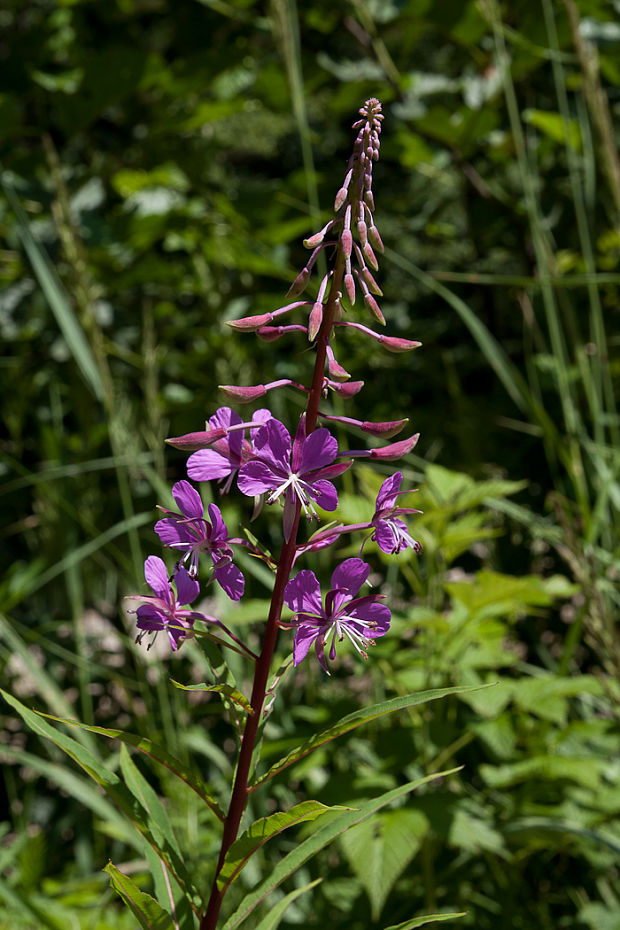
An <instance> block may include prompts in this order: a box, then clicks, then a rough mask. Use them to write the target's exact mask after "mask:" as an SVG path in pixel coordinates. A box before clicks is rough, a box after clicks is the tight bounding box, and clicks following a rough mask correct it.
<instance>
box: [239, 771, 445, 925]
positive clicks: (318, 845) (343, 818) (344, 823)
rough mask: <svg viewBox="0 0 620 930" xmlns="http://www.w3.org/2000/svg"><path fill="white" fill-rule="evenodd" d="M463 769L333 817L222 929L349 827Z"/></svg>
mask: <svg viewBox="0 0 620 930" xmlns="http://www.w3.org/2000/svg"><path fill="white" fill-rule="evenodd" d="M459 771H460V768H456V769H450V771H447V772H436V773H435V774H433V775H427V776H426V777H425V778H418V779H416V780H415V781H410V782H407V784H406V785H400V786H399V787H398V788H392V789H391V791H386V793H385V794H382V795H380V797H378V798H373V799H372V800H371V801H366V802H365V803H364V804H362V805H361V806H360V808H359V809H358V810H351V811H346V812H345V813H344V814H340V816H339V817H336V818H335V820H331V821H330V822H329V823H327V824H325V825H324V826H322V827H319V829H318V830H317V831H316V833H313V834H312V836H309V837H308V839H307V840H304V841H303V843H300V844H299V846H296V847H295V849H294V850H293V851H292V852H290V853H289V854H288V855H287V856H285V857H284V859H281V860H280V862H279V863H278V864H277V865H276V867H275V868H274V869H272V871H271V872H270V874H269V875H268V876H267V878H266V879H264V881H262V882H261V883H260V885H258V886H257V887H256V888H254V889H253V890H252V891H251V892H250V893H249V894H248V895H246V896H245V898H244V899H243V901H242V902H241V904H240V905H239V907H238V908H237V910H236V911H235V913H234V914H232V916H231V917H230V918H229V919H228V920H227V921H226V923H225V924H224V926H223V927H222V928H221V930H236V928H237V927H238V926H239V924H241V923H242V922H243V921H244V920H245V919H246V917H248V916H249V915H250V914H251V913H252V911H253V910H254V909H255V908H256V907H258V905H259V904H260V903H261V902H262V901H264V900H265V898H266V897H267V895H268V894H270V893H271V892H272V891H273V890H274V889H275V888H277V887H278V886H279V885H281V884H282V882H283V881H284V880H285V879H286V878H288V877H289V875H292V874H293V873H294V872H296V871H297V870H298V869H300V868H301V867H302V865H303V864H304V863H305V862H307V861H308V859H311V858H312V857H313V856H315V855H316V854H317V853H318V852H319V851H320V850H321V849H324V848H325V846H328V845H329V844H330V843H332V842H333V841H334V840H335V839H336V838H337V837H339V836H341V835H342V834H343V833H345V832H346V831H347V830H348V829H349V827H352V826H353V825H354V824H356V823H362V822H363V821H364V820H367V819H368V817H372V815H373V814H374V813H375V812H376V811H378V810H381V808H382V807H385V806H386V805H387V804H390V803H391V802H392V801H397V800H398V799H399V798H402V797H404V796H405V795H407V794H409V793H410V792H412V791H414V790H415V789H416V788H419V787H420V785H424V784H426V783H427V782H429V781H433V780H434V779H436V778H445V777H446V776H447V775H452V774H454V772H459Z"/></svg>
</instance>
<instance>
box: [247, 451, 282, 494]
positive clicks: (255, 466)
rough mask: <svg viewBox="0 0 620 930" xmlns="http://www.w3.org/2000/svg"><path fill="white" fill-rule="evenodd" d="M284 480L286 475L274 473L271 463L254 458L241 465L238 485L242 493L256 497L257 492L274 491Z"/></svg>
mask: <svg viewBox="0 0 620 930" xmlns="http://www.w3.org/2000/svg"><path fill="white" fill-rule="evenodd" d="M283 480H284V477H283V476H281V475H279V474H277V473H274V471H273V469H272V467H271V465H269V464H267V462H261V461H260V460H259V459H252V461H251V462H247V463H246V464H245V465H243V466H242V467H241V470H240V471H239V478H238V485H239V490H240V491H241V493H242V494H245V495H246V497H254V495H255V494H264V493H265V492H266V491H273V490H274V489H275V488H277V487H278V485H280V484H281V483H282V482H283Z"/></svg>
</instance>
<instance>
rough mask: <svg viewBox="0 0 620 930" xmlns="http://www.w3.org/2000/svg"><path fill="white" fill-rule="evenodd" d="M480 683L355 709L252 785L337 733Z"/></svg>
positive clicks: (280, 761) (265, 779) (462, 690)
mask: <svg viewBox="0 0 620 930" xmlns="http://www.w3.org/2000/svg"><path fill="white" fill-rule="evenodd" d="M480 687H489V686H488V685H482V686H481V685H473V686H471V687H467V688H459V687H455V688H435V689H433V690H432V691H419V692H417V693H416V694H406V695H404V697H398V698H392V699H391V700H389V701H382V702H381V703H380V704H373V705H372V707H363V708H361V709H360V710H356V711H354V712H353V713H352V714H348V715H347V716H346V717H343V718H342V720H340V721H339V722H338V723H335V724H334V725H333V726H331V727H328V728H327V729H326V730H323V732H322V733H315V734H314V735H313V736H311V737H310V739H307V740H306V741H305V743H302V744H301V745H300V746H296V747H295V749H291V751H290V752H289V753H288V755H286V756H285V757H284V758H283V759H280V760H279V762H276V763H275V764H274V765H272V766H271V768H270V769H269V770H268V771H267V772H265V774H264V775H261V776H259V778H257V779H256V780H255V781H254V782H253V783H252V785H251V788H252V790H254V788H257V787H258V785H262V784H263V782H265V781H268V780H269V779H270V778H273V776H274V775H277V774H278V772H281V771H282V770H283V769H285V768H288V766H289V765H292V764H293V763H294V762H297V761H298V760H299V759H303V758H304V756H307V755H309V753H311V752H314V750H315V749H318V748H319V746H324V745H325V743H330V742H331V741H332V740H333V739H336V737H338V736H342V734H343V733H348V732H349V731H350V730H355V729H356V728H357V727H361V726H362V724H364V723H369V721H371V720H376V719H377V718H378V717H384V716H385V715H386V714H392V713H394V711H397V710H405V709H406V708H407V707H415V706H417V705H420V704H426V703H427V702H428V701H436V700H438V699H439V698H442V697H446V696H447V695H450V694H463V693H466V692H467V691H476V690H478V689H479V688H480Z"/></svg>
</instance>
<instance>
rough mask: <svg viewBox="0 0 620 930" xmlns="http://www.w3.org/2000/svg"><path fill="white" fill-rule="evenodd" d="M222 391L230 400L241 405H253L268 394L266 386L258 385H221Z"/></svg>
mask: <svg viewBox="0 0 620 930" xmlns="http://www.w3.org/2000/svg"><path fill="white" fill-rule="evenodd" d="M218 387H219V389H220V391H223V392H224V394H226V397H229V398H230V400H236V401H237V403H239V404H251V403H252V401H253V400H257V399H258V398H259V397H263V396H264V395H265V394H266V393H267V388H266V387H265V385H264V384H256V385H254V386H253V387H240V386H239V385H236V384H220V385H218Z"/></svg>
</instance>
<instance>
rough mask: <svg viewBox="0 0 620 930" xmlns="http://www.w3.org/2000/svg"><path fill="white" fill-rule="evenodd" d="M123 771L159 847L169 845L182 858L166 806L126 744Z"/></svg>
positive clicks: (122, 762) (122, 753) (122, 760)
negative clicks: (144, 812)
mask: <svg viewBox="0 0 620 930" xmlns="http://www.w3.org/2000/svg"><path fill="white" fill-rule="evenodd" d="M121 771H122V773H123V778H124V779H125V784H126V785H127V787H128V788H129V790H130V791H131V793H132V794H133V796H134V798H135V799H136V801H137V802H138V803H139V804H140V805H141V807H142V808H143V809H144V810H145V811H146V813H147V815H148V821H147V822H148V825H149V829H150V831H151V835H152V836H153V839H154V840H155V842H156V843H157V845H158V847H159V848H160V849H161V848H162V847H164V845H167V846H168V847H169V848H170V849H172V850H174V852H175V853H176V854H177V855H178V856H179V857H180V856H181V850H180V849H179V844H178V843H177V839H176V837H175V835H174V833H173V832H172V827H171V826H170V821H169V820H168V815H167V814H166V811H165V809H164V806H163V804H162V803H161V800H160V799H159V798H158V797H157V794H156V793H155V791H154V790H153V788H152V786H151V785H149V783H148V781H147V780H146V778H145V777H144V775H143V774H142V772H141V771H140V770H139V768H138V767H137V765H136V764H135V762H134V761H133V759H132V758H131V756H130V755H129V750H128V749H127V747H126V746H125V744H124V743H123V744H121Z"/></svg>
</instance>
